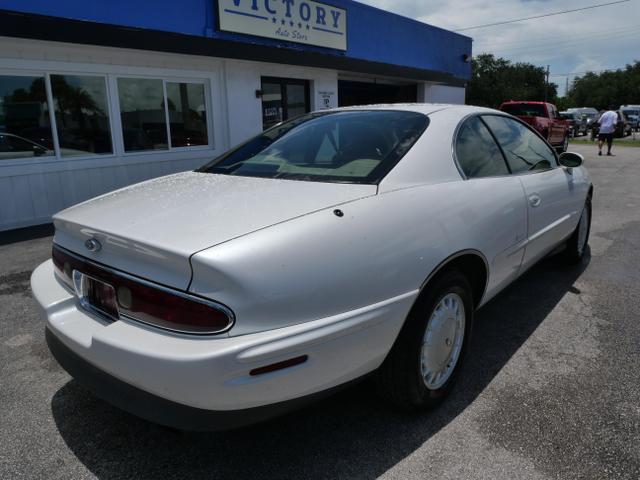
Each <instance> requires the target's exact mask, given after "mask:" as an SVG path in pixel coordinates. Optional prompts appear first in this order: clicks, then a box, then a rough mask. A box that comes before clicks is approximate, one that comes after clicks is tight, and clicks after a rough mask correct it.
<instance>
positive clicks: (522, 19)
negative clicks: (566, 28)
mask: <svg viewBox="0 0 640 480" xmlns="http://www.w3.org/2000/svg"><path fill="white" fill-rule="evenodd" d="M630 1H631V0H617V1H616V2H609V3H600V4H598V5H590V6H588V7H582V8H574V9H572V10H562V11H560V12H553V13H545V14H543V15H534V16H533V17H525V18H516V19H514V20H506V21H504V22H496V23H487V24H485V25H476V26H473V27H465V28H459V29H457V30H454V32H463V31H465V30H473V29H476V28H486V27H495V26H497V25H506V24H507V23H515V22H524V21H525V20H534V19H536V18H545V17H552V16H554V15H563V14H565V13H572V12H580V11H582V10H590V9H592V8H600V7H606V6H607V5H616V4H618V3H626V2H630Z"/></svg>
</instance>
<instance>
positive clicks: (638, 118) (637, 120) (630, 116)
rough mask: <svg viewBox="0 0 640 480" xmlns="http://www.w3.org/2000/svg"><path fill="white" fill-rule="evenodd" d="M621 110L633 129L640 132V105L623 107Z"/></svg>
mask: <svg viewBox="0 0 640 480" xmlns="http://www.w3.org/2000/svg"><path fill="white" fill-rule="evenodd" d="M620 110H621V111H622V112H623V113H624V114H625V115H626V117H627V121H628V122H629V126H630V127H631V129H632V130H634V131H636V132H637V131H640V105H621V106H620Z"/></svg>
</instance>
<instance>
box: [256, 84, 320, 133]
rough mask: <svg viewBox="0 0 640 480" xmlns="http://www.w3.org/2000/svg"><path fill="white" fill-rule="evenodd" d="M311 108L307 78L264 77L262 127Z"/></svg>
mask: <svg viewBox="0 0 640 480" xmlns="http://www.w3.org/2000/svg"><path fill="white" fill-rule="evenodd" d="M310 110H311V107H310V101H309V82H308V81H307V80H297V79H292V78H275V77H262V128H263V129H264V130H266V129H267V128H269V127H272V126H273V125H276V124H277V123H280V122H283V121H285V120H288V119H290V118H293V117H297V116H298V115H302V114H304V113H307V112H309V111H310Z"/></svg>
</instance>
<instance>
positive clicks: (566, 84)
mask: <svg viewBox="0 0 640 480" xmlns="http://www.w3.org/2000/svg"><path fill="white" fill-rule="evenodd" d="M567 92H569V77H567V79H566V81H565V82H564V96H565V97H566V96H567Z"/></svg>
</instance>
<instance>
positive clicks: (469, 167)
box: [456, 117, 509, 178]
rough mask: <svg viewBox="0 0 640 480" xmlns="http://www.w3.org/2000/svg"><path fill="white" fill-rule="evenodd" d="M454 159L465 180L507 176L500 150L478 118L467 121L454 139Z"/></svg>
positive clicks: (507, 171)
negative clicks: (455, 158) (456, 160)
mask: <svg viewBox="0 0 640 480" xmlns="http://www.w3.org/2000/svg"><path fill="white" fill-rule="evenodd" d="M456 157H457V159H458V164H459V165H460V168H461V169H462V171H463V172H464V174H465V175H466V176H467V178H478V177H493V176H497V175H508V174H509V170H508V169H507V164H506V163H505V161H504V157H503V156H502V153H500V149H499V148H498V146H497V145H496V143H495V141H494V140H493V137H492V136H491V133H489V130H487V127H486V126H485V125H484V124H483V123H482V120H480V119H479V118H478V117H471V118H469V119H467V120H466V121H465V122H464V123H463V124H462V126H461V127H460V130H459V131H458V137H457V138H456Z"/></svg>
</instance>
